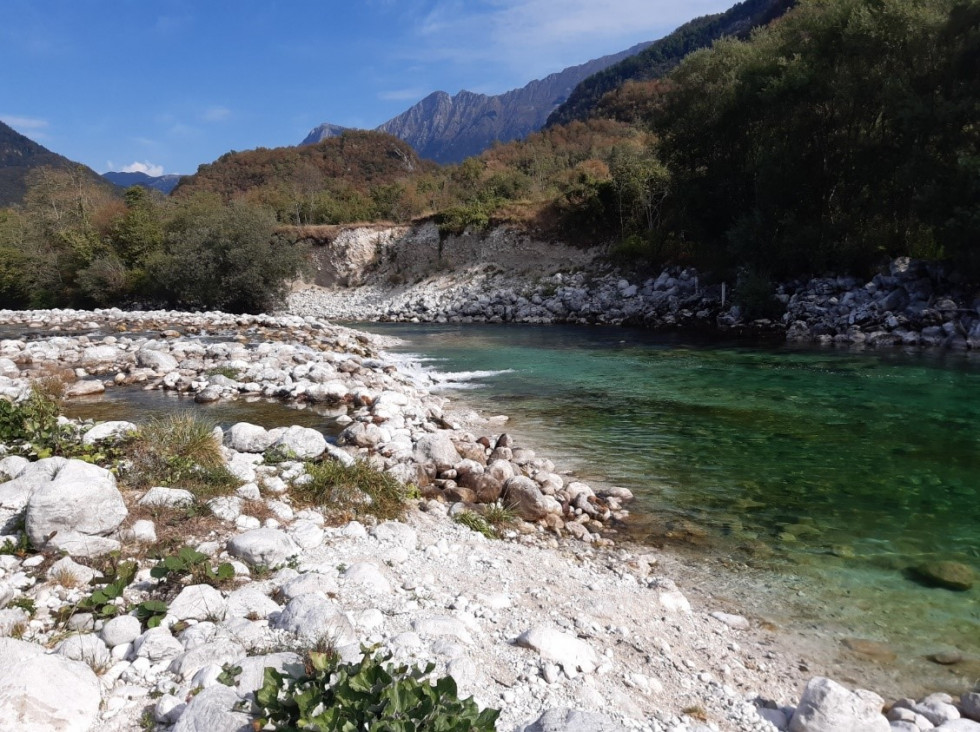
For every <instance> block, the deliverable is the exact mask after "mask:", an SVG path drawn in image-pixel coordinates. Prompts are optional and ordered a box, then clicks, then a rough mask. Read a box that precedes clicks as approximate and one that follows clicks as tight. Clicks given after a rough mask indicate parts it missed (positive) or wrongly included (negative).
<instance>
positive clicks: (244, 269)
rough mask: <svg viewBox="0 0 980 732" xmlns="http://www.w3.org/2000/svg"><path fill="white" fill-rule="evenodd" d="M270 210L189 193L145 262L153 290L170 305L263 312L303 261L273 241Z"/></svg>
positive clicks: (277, 299) (283, 291)
mask: <svg viewBox="0 0 980 732" xmlns="http://www.w3.org/2000/svg"><path fill="white" fill-rule="evenodd" d="M275 226H276V219H275V215H274V214H273V212H272V211H271V210H270V209H265V208H258V207H255V206H249V205H247V204H244V203H241V202H232V203H230V204H223V203H221V201H220V199H218V198H217V197H216V196H214V195H207V194H205V195H196V196H192V197H189V198H188V199H187V200H186V201H185V202H184V203H183V205H181V206H180V207H179V208H178V210H177V211H176V213H175V215H174V217H173V218H172V219H171V220H170V222H169V223H168V225H167V228H166V232H165V235H164V247H163V250H162V251H161V252H159V253H158V254H156V255H155V256H153V257H151V258H150V260H149V261H148V263H147V274H148V280H149V282H151V283H153V290H152V293H153V294H154V295H156V296H157V297H159V298H161V299H162V300H164V301H166V302H168V303H169V304H171V305H174V306H179V307H185V308H191V309H205V310H215V309H218V310H227V311H231V312H262V311H266V310H269V309H271V308H273V307H274V306H275V305H277V304H278V303H279V302H280V301H281V300H282V299H283V297H284V296H285V294H286V291H287V287H288V284H289V281H290V279H292V278H294V277H295V276H296V275H297V273H298V272H299V269H300V267H301V265H302V263H303V251H302V250H301V248H299V247H296V246H291V245H288V244H284V243H282V242H280V241H278V240H274V237H273V232H274V229H275Z"/></svg>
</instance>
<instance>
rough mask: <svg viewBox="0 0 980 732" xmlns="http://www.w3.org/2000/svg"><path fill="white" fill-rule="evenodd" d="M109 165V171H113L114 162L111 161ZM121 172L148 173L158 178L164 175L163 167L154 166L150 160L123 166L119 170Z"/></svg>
mask: <svg viewBox="0 0 980 732" xmlns="http://www.w3.org/2000/svg"><path fill="white" fill-rule="evenodd" d="M108 164H109V166H110V167H109V169H110V170H112V167H111V166H112V161H111V160H110V161H109V163H108ZM119 172H120V173H146V174H147V175H149V176H153V177H156V176H158V175H163V166H162V165H154V164H153V163H151V162H150V161H148V160H145V161H143V162H142V163H141V162H139V161H136V162H133V163H130V164H129V165H126V166H123V167H122V168H120V169H119Z"/></svg>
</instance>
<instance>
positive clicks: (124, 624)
mask: <svg viewBox="0 0 980 732" xmlns="http://www.w3.org/2000/svg"><path fill="white" fill-rule="evenodd" d="M141 633H142V628H141V627H140V621H139V619H138V618H136V617H134V616H133V615H119V616H118V617H115V618H112V619H110V620H107V621H106V622H105V625H103V626H102V630H101V631H100V635H101V637H102V641H103V643H105V644H106V645H107V646H108V647H109V648H115V647H116V646H123V645H126V644H127V643H132V642H133V641H134V640H136V639H137V638H139V637H140V634H141Z"/></svg>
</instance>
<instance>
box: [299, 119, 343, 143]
mask: <svg viewBox="0 0 980 732" xmlns="http://www.w3.org/2000/svg"><path fill="white" fill-rule="evenodd" d="M349 129H350V128H349V127H341V126H340V125H332V124H330V123H329V122H324V123H323V124H322V125H317V126H316V127H314V128H313V129H312V130H310V134H308V135H307V136H306V137H304V138H303V141H302V142H301V143H300V145H316V144H317V143H318V142H323V141H324V140H326V139H329V138H331V137H340V136H341V135H342V134H344V133H345V132H346V131H347V130H349Z"/></svg>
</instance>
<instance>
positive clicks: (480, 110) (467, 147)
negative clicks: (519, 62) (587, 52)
mask: <svg viewBox="0 0 980 732" xmlns="http://www.w3.org/2000/svg"><path fill="white" fill-rule="evenodd" d="M649 45H650V44H649V43H640V44H638V45H636V46H633V47H632V48H629V49H627V50H625V51H621V52H620V53H615V54H612V55H609V56H603V57H602V58H597V59H593V60H592V61H587V62H586V63H584V64H580V65H578V66H571V67H569V68H567V69H564V70H563V71H559V72H557V73H555V74H551V75H550V76H547V77H545V78H544V79H536V80H535V81H532V82H530V83H529V84H527V85H525V86H523V87H521V88H520V89H513V90H511V91H509V92H505V93H503V94H497V95H493V96H489V95H486V94H476V93H474V92H469V91H461V92H459V93H458V94H456V95H455V96H449V94H447V93H446V92H443V91H437V92H433V93H432V94H430V95H429V96H427V97H426V98H425V99H423V100H422V101H421V102H419V103H418V104H416V105H415V106H413V107H411V108H410V109H407V110H406V111H404V112H402V113H401V114H400V115H398V116H397V117H394V118H392V119H390V120H388V121H387V122H385V123H384V124H382V125H380V126H379V127H378V128H377V130H378V131H379V132H387V133H388V134H391V135H394V136H395V137H398V138H400V139H402V140H404V141H405V142H407V143H408V144H409V145H411V146H412V147H413V148H415V150H416V152H418V154H419V155H420V156H421V157H423V158H427V159H429V160H435V161H436V162H438V163H458V162H460V161H461V160H464V159H465V158H468V157H470V156H471V155H478V154H479V153H481V152H483V151H484V150H486V149H487V148H488V147H490V146H491V145H493V143H494V142H497V141H499V142H509V141H510V140H516V139H519V138H522V137H525V136H527V135H528V134H530V133H531V132H534V131H536V130H539V129H541V127H543V126H544V123H545V121H546V120H547V119H548V115H549V114H550V113H551V111H552V110H553V109H554V108H555V107H556V106H558V105H559V104H561V103H562V102H563V101H564V100H565V98H566V97H567V96H568V95H569V94H570V93H571V91H572V90H573V89H574V88H575V86H576V85H577V84H578V83H579V82H581V81H582V80H583V79H586V78H588V77H589V76H591V75H592V74H595V73H596V72H598V71H601V70H603V69H605V68H607V67H609V66H611V65H613V64H615V63H616V62H618V61H621V60H622V59H624V58H627V57H629V56H632V55H634V54H636V53H638V52H639V51H642V50H643V49H644V48H646V47H647V46H649ZM345 129H346V128H344V127H340V126H338V125H331V124H322V125H320V126H319V127H317V128H315V129H314V130H312V131H311V132H310V134H309V135H307V137H306V139H304V140H303V142H302V143H300V144H302V145H310V144H314V143H316V142H319V141H321V140H324V139H327V138H329V137H334V136H337V135H339V134H342V133H343V132H344V131H345Z"/></svg>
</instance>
